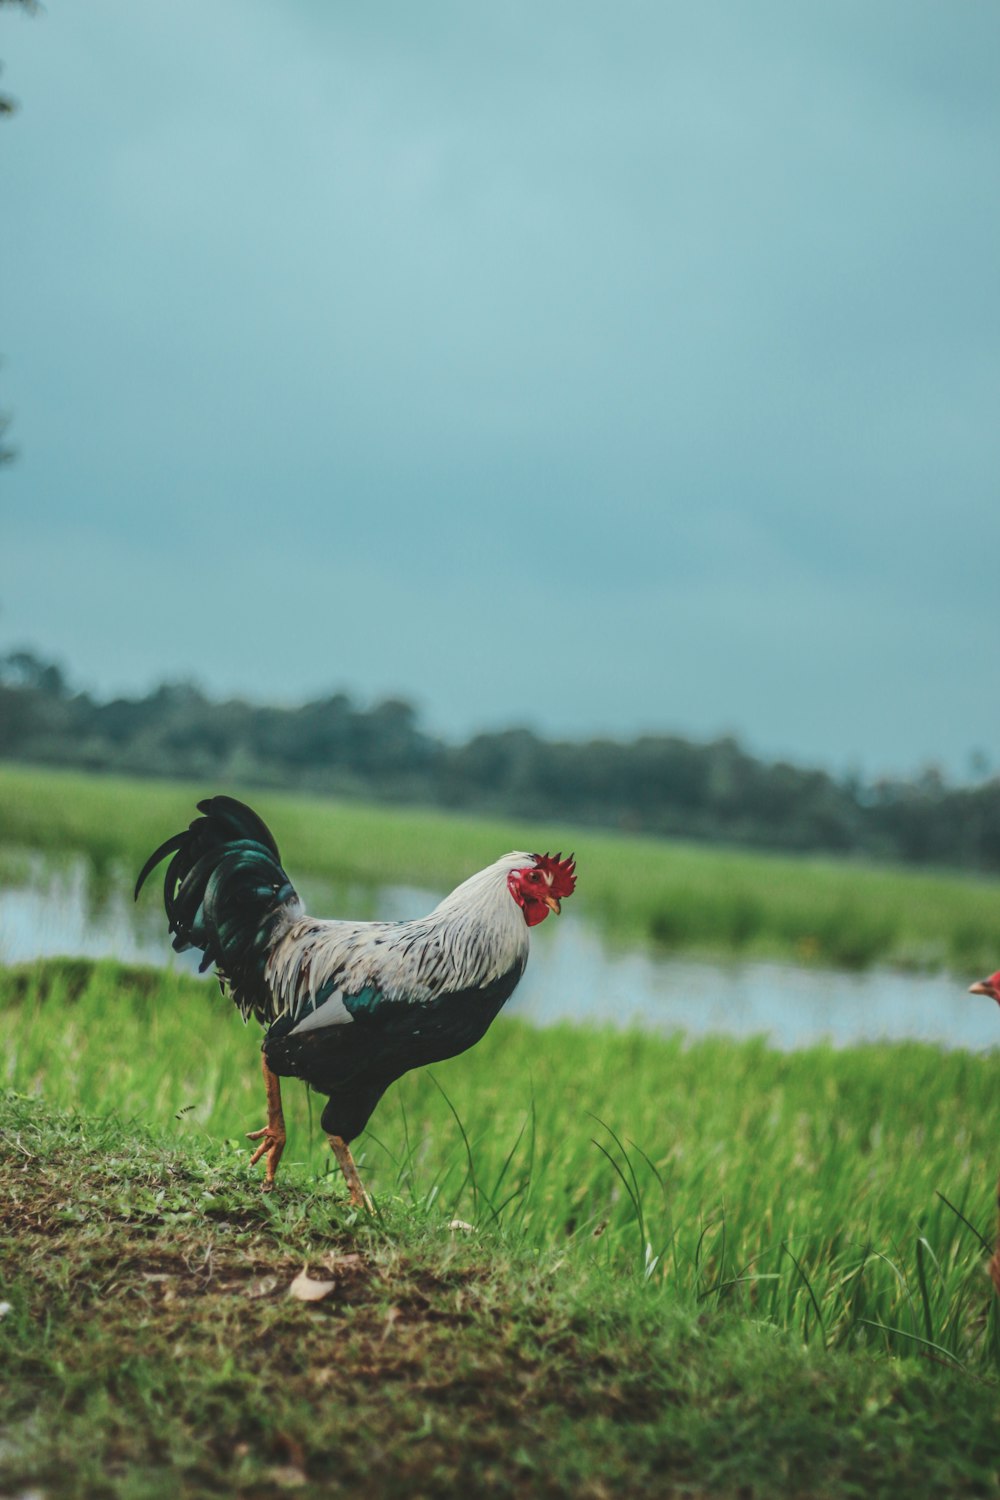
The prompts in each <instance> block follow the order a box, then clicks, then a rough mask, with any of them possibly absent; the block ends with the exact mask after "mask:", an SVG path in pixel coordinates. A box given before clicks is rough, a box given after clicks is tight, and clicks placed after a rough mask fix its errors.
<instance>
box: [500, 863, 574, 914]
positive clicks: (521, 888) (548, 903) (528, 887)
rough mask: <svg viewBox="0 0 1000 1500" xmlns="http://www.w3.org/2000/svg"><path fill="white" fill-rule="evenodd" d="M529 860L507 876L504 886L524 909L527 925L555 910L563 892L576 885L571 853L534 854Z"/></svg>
mask: <svg viewBox="0 0 1000 1500" xmlns="http://www.w3.org/2000/svg"><path fill="white" fill-rule="evenodd" d="M531 858H532V863H531V864H530V865H525V866H523V868H521V869H519V870H511V872H510V874H509V875H508V876H507V889H508V890H509V891H510V893H511V895H512V896H513V897H514V900H515V901H516V902H517V904H518V906H519V907H520V908H521V910H522V912H523V913H524V920H525V921H526V922H527V924H528V926H529V927H537V926H538V923H539V922H544V921H545V918H546V917H547V916H548V914H549V912H550V911H554V912H556V913H557V914H558V912H559V910H560V904H561V902H562V898H563V897H564V896H572V894H573V891H574V890H575V888H576V873H575V871H576V860H575V859H574V858H573V856H572V854H569V855H567V856H566V858H565V859H563V857H562V855H561V854H533V855H532V856H531Z"/></svg>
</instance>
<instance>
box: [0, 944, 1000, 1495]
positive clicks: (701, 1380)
mask: <svg viewBox="0 0 1000 1500" xmlns="http://www.w3.org/2000/svg"><path fill="white" fill-rule="evenodd" d="M0 1013H2V1015H3V1018H4V1020H3V1024H4V1033H5V1057H6V1064H5V1067H6V1076H5V1078H4V1080H3V1083H4V1084H5V1085H6V1087H7V1088H8V1089H9V1090H13V1092H12V1093H8V1094H6V1095H5V1096H3V1102H2V1103H0V1129H2V1132H3V1139H4V1150H3V1153H2V1156H0V1184H2V1185H0V1191H2V1193H3V1197H4V1202H5V1204H6V1205H7V1206H8V1210H9V1211H7V1212H5V1216H4V1218H5V1227H4V1228H3V1230H2V1231H0V1265H2V1266H3V1288H2V1291H0V1296H2V1298H3V1300H4V1301H6V1302H8V1303H9V1304H10V1306H11V1311H10V1314H9V1316H8V1317H6V1318H2V1319H0V1372H3V1373H0V1492H3V1493H6V1492H8V1491H11V1487H12V1486H16V1485H21V1486H22V1487H27V1486H29V1485H38V1484H40V1485H42V1486H43V1487H44V1489H45V1492H46V1493H50V1492H51V1493H52V1494H58V1495H62V1494H80V1495H103V1494H107V1495H113V1496H119V1495H120V1496H130V1497H131V1496H158V1495H161V1494H162V1495H168V1494H172V1493H179V1492H181V1491H179V1490H178V1489H177V1488H176V1487H175V1488H172V1487H171V1486H172V1485H173V1486H176V1485H177V1482H178V1475H179V1474H183V1475H184V1476H185V1481H184V1482H185V1485H186V1488H184V1490H183V1493H201V1492H203V1491H204V1492H216V1491H217V1492H220V1493H227V1492H228V1493H231V1492H234V1491H236V1492H238V1493H240V1494H243V1493H247V1494H252V1495H254V1496H258V1495H260V1496H264V1495H277V1494H280V1493H281V1492H282V1490H283V1488H284V1487H285V1486H287V1485H294V1486H301V1485H302V1484H303V1482H309V1481H315V1482H316V1483H317V1484H321V1485H322V1486H323V1492H324V1493H335V1494H340V1493H344V1494H349V1493H352V1492H357V1487H358V1486H359V1485H362V1484H363V1482H364V1472H365V1467H366V1465H371V1464H374V1466H375V1467H374V1469H373V1470H370V1472H369V1481H370V1482H372V1483H375V1482H376V1481H375V1480H372V1479H371V1473H374V1474H376V1475H377V1476H378V1478H377V1483H378V1485H379V1487H380V1488H379V1492H380V1493H385V1494H388V1495H391V1494H400V1495H402V1494H406V1493H418V1494H450V1493H458V1492H459V1491H460V1490H461V1489H462V1488H463V1486H464V1487H465V1488H466V1489H467V1488H468V1486H470V1485H472V1486H473V1488H474V1489H475V1490H476V1492H483V1493H495V1494H498V1495H508V1494H509V1495H519V1494H535V1493H538V1494H551V1495H577V1494H585V1495H586V1494H590V1495H593V1496H604V1495H632V1494H635V1495H640V1494H648V1493H657V1494H664V1495H673V1494H691V1493H698V1494H704V1493H711V1494H713V1495H721V1496H729V1495H732V1496H736V1495H740V1496H743V1497H757V1496H760V1497H762V1500H763V1497H764V1496H771V1495H789V1496H791V1495H804V1494H823V1495H840V1494H843V1495H848V1494H856V1493H862V1492H863V1493H866V1494H870V1495H875V1494H884V1495H887V1496H888V1495H896V1494H899V1493H901V1492H904V1491H905V1492H907V1493H913V1494H942V1493H947V1494H949V1495H970V1496H971V1495H996V1494H1000V1475H998V1471H997V1465H996V1457H997V1450H996V1443H995V1433H996V1423H997V1419H998V1417H1000V1387H998V1383H997V1375H998V1370H1000V1358H998V1356H1000V1325H998V1320H997V1304H996V1300H995V1298H994V1297H993V1295H992V1292H991V1288H990V1285H989V1282H988V1279H987V1277H986V1274H985V1261H986V1250H987V1244H988V1242H989V1239H990V1238H991V1236H992V1232H993V1192H992V1188H993V1178H994V1173H995V1168H996V1166H997V1160H996V1158H997V1155H998V1153H997V1149H996V1116H995V1092H996V1091H995V1060H994V1059H992V1058H990V1057H981V1056H970V1055H968V1054H962V1053H954V1054H941V1053H939V1052H938V1051H936V1050H935V1049H933V1048H929V1047H920V1046H904V1047H866V1048H863V1049H857V1050H853V1051H843V1052H834V1051H832V1050H826V1049H824V1050H817V1051H813V1052H805V1053H798V1054H792V1055H785V1054H777V1053H773V1052H769V1051H767V1050H766V1049H765V1048H763V1047H762V1046H760V1045H756V1044H739V1043H731V1042H727V1041H724V1040H715V1041H711V1042H702V1043H698V1044H697V1045H694V1046H691V1047H687V1048H685V1047H684V1046H682V1045H681V1044H680V1043H679V1042H677V1041H671V1040H665V1039H662V1038H658V1037H650V1036H645V1035H637V1034H636V1035H620V1034H615V1033H611V1032H587V1031H580V1030H572V1029H570V1028H564V1029H560V1030H555V1031H546V1032H544V1033H541V1034H539V1033H538V1032H536V1031H533V1030H532V1029H531V1028H530V1027H528V1026H526V1025H524V1024H522V1023H519V1022H516V1021H505V1020H503V1019H501V1020H500V1021H499V1022H498V1023H497V1024H496V1025H495V1026H494V1027H493V1028H492V1030H491V1032H490V1033H489V1035H488V1036H487V1038H486V1039H485V1040H484V1041H483V1042H482V1043H481V1044H480V1045H479V1046H478V1047H476V1048H474V1049H473V1050H472V1051H471V1052H469V1053H467V1054H466V1055H465V1056H464V1057H461V1058H457V1059H455V1060H453V1061H452V1062H450V1063H446V1064H441V1065H439V1066H438V1067H436V1068H434V1069H432V1070H426V1071H423V1072H418V1073H415V1074H411V1075H409V1076H408V1077H407V1078H405V1079H403V1080H401V1081H400V1083H399V1084H397V1085H395V1086H394V1087H393V1088H392V1089H391V1090H390V1091H389V1093H388V1094H387V1096H386V1098H385V1100H384V1101H383V1103H382V1105H381V1106H380V1107H379V1109H378V1111H377V1112H376V1115H375V1117H374V1119H373V1122H372V1126H371V1128H370V1130H369V1131H368V1132H367V1133H366V1134H365V1135H364V1136H363V1137H362V1138H361V1140H360V1142H359V1143H358V1144H359V1150H358V1156H359V1160H360V1162H361V1164H362V1170H363V1172H364V1174H365V1177H366V1181H367V1183H368V1186H369V1187H370V1189H371V1190H372V1193H373V1195H374V1197H375V1200H376V1205H377V1209H378V1215H377V1217H376V1219H375V1220H374V1221H373V1222H367V1221H366V1220H365V1219H364V1218H363V1217H360V1218H359V1216H358V1214H357V1213H356V1212H355V1211H354V1210H351V1209H349V1208H348V1206H347V1204H346V1200H345V1195H344V1189H343V1184H342V1180H341V1178H340V1176H339V1174H338V1173H336V1172H335V1171H334V1170H333V1169H332V1162H331V1161H330V1159H329V1154H328V1151H327V1148H326V1145H325V1142H324V1141H323V1138H322V1136H321V1133H320V1132H319V1130H318V1127H317V1124H316V1120H317V1116H318V1108H316V1107H313V1108H312V1109H310V1096H309V1095H307V1093H306V1092H305V1090H304V1089H302V1088H301V1087H300V1086H298V1085H294V1084H286V1086H285V1097H286V1106H287V1109H286V1113H287V1117H288V1124H289V1137H290V1140H289V1149H288V1151H287V1153H286V1157H285V1160H284V1162H283V1163H282V1168H281V1172H280V1175H279V1184H278V1188H277V1189H276V1191H275V1192H274V1193H273V1194H271V1195H270V1196H267V1197H265V1196H263V1195H262V1194H260V1192H259V1190H258V1186H257V1182H258V1179H257V1175H256V1173H251V1172H250V1171H249V1169H248V1167H247V1157H248V1154H249V1148H248V1146H247V1144H246V1142H245V1141H244V1139H243V1136H244V1133H245V1131H247V1130H248V1129H251V1128H254V1127H255V1126H257V1125H258V1124H259V1123H260V1122H261V1120H262V1118H263V1117H262V1112H261V1104H262V1089H261V1084H260V1078H259V1071H258V1041H257V1036H256V1035H255V1033H254V1031H253V1030H252V1029H250V1028H246V1029H245V1028H244V1027H243V1026H242V1024H241V1023H240V1021H239V1019H238V1017H237V1016H236V1015H235V1012H234V1011H233V1010H232V1008H231V1006H230V1005H229V1003H228V1002H227V1001H225V1000H223V999H222V998H221V997H220V996H219V995H218V993H217V991H216V990H215V988H214V986H212V985H211V984H199V983H198V982H196V981H194V980H189V979H186V978H183V977H180V976H177V975H170V974H165V973H160V972H156V971H152V970H142V969H135V970H129V969H121V968H119V967H117V966H116V965H114V964H110V963H106V964H97V965H93V964H91V963H89V962H86V961H83V960H77V961H73V962H61V961H50V962H48V963H40V964H37V965H32V966H28V967H26V968H22V969H16V970H7V971H0ZM318 1103H319V1101H317V1105H318ZM455 1219H461V1220H462V1221H464V1222H465V1223H467V1224H469V1225H471V1226H472V1229H471V1231H466V1230H455V1229H451V1228H450V1227H449V1226H450V1225H451V1223H452V1221H453V1220H455ZM303 1263H306V1264H307V1265H308V1266H309V1268H310V1272H311V1274H312V1275H313V1276H314V1277H324V1278H326V1277H332V1278H333V1279H335V1280H337V1284H338V1287H339V1290H338V1291H337V1292H336V1293H335V1295H334V1296H333V1297H332V1299H331V1300H330V1302H329V1303H327V1302H323V1303H322V1304H319V1305H317V1307H315V1308H311V1307H307V1306H302V1305H298V1304H295V1303H293V1302H292V1301H290V1300H289V1298H288V1297H287V1296H286V1291H287V1287H288V1285H289V1283H290V1281H291V1279H292V1277H293V1276H294V1275H295V1273H296V1272H297V1271H298V1270H300V1269H301V1268H302V1265H303ZM338 1267H339V1269H338ZM338 1278H339V1280H338ZM269 1351H270V1353H269ZM4 1480H5V1481H6V1485H7V1488H6V1489H4V1483H3V1481H4ZM477 1487H478V1488H477ZM11 1492H14V1493H18V1492H19V1491H18V1490H17V1489H16V1488H14V1489H13V1490H12V1491H11Z"/></svg>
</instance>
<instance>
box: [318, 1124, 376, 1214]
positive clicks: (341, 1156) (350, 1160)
mask: <svg viewBox="0 0 1000 1500" xmlns="http://www.w3.org/2000/svg"><path fill="white" fill-rule="evenodd" d="M327 1140H328V1141H329V1142H330V1146H331V1148H332V1150H333V1154H334V1156H335V1157H336V1158H337V1161H338V1162H339V1163H340V1170H341V1171H342V1172H343V1174H344V1180H345V1182H346V1183H347V1188H348V1191H349V1192H350V1195H351V1203H352V1204H353V1205H354V1207H355V1208H363V1209H365V1210H366V1211H367V1212H368V1213H370V1214H373V1213H374V1212H375V1205H374V1204H373V1203H372V1200H371V1199H370V1198H369V1196H368V1194H367V1193H366V1192H365V1188H364V1184H363V1183H362V1181H361V1178H360V1177H359V1176H358V1169H357V1167H356V1166H355V1164H354V1157H353V1156H352V1155H351V1148H350V1146H349V1145H348V1144H347V1142H346V1141H345V1140H344V1138H343V1136H340V1135H330V1136H327Z"/></svg>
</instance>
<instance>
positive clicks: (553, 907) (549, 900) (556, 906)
mask: <svg viewBox="0 0 1000 1500" xmlns="http://www.w3.org/2000/svg"><path fill="white" fill-rule="evenodd" d="M542 900H543V901H544V902H545V905H546V906H547V907H548V909H549V911H554V912H555V914H556V916H557V917H558V915H559V913H560V912H561V911H562V902H561V901H560V900H559V897H558V896H552V895H549V894H548V893H546V894H545V895H544V896H543V897H542Z"/></svg>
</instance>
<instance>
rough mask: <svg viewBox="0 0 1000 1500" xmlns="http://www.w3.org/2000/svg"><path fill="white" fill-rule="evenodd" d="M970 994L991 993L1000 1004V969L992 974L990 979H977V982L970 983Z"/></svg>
mask: <svg viewBox="0 0 1000 1500" xmlns="http://www.w3.org/2000/svg"><path fill="white" fill-rule="evenodd" d="M969 994H970V995H989V997H990V999H991V1000H995V1001H996V1002H997V1004H998V1005H1000V969H998V970H997V971H996V973H995V974H991V975H990V977H989V979H977V980H976V982H975V984H970V985H969Z"/></svg>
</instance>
